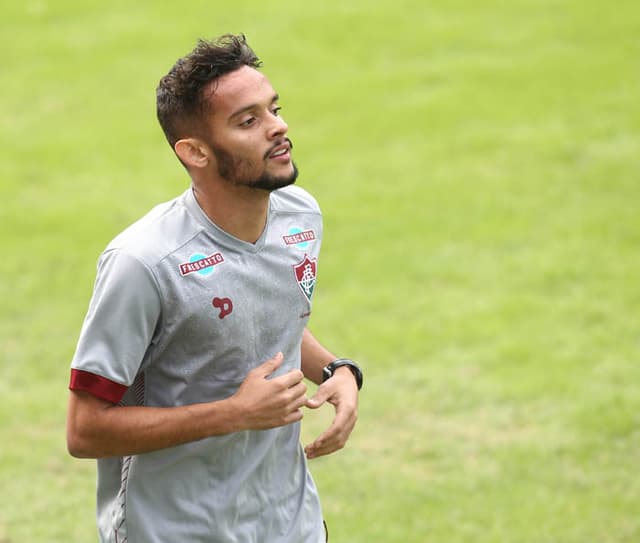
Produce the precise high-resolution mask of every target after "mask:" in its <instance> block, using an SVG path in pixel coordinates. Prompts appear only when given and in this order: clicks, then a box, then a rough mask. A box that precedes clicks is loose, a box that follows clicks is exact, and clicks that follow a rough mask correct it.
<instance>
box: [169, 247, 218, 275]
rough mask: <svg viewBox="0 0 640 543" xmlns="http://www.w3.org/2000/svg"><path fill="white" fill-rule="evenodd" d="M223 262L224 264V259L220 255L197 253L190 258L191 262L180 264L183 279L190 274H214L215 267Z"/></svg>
mask: <svg viewBox="0 0 640 543" xmlns="http://www.w3.org/2000/svg"><path fill="white" fill-rule="evenodd" d="M222 262H224V258H223V257H222V254H220V253H214V254H212V255H209V256H206V255H203V254H201V253H195V254H192V255H191V256H190V257H189V262H184V263H182V264H180V275H182V276H183V277H184V276H186V275H189V274H190V273H197V274H198V275H209V274H211V273H213V270H214V269H215V266H217V265H218V264H220V263H222Z"/></svg>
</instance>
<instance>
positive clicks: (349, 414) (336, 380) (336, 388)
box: [304, 366, 358, 459]
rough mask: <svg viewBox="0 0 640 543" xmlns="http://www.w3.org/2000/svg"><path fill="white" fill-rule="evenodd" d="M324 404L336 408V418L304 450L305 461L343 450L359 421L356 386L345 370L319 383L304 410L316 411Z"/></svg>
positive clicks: (349, 371)
mask: <svg viewBox="0 0 640 543" xmlns="http://www.w3.org/2000/svg"><path fill="white" fill-rule="evenodd" d="M325 402H329V403H330V404H332V405H333V406H334V407H335V410H336V415H335V417H334V419H333V422H332V423H331V426H329V428H327V430H326V431H324V432H323V433H322V434H321V435H320V436H319V437H318V438H317V439H316V440H315V441H314V442H313V443H310V444H309V445H307V446H306V447H305V448H304V451H305V453H306V455H307V458H310V459H311V458H317V457H318V456H324V455H325V454H331V453H332V452H335V451H337V450H339V449H342V448H343V447H344V446H345V444H346V443H347V440H348V439H349V436H350V435H351V431H352V430H353V428H354V426H355V425H356V420H357V418H358V386H357V384H356V380H355V377H354V376H353V373H351V370H350V369H349V368H348V367H344V366H343V367H341V368H338V369H337V370H336V371H335V373H334V374H333V376H332V377H330V378H329V379H327V380H326V381H325V382H324V383H322V384H321V385H320V386H319V387H318V390H317V392H316V393H315V395H314V396H313V397H312V398H309V399H308V400H307V403H306V407H308V408H310V409H318V407H320V406H321V405H322V404H324V403H325Z"/></svg>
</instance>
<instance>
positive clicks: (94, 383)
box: [69, 369, 129, 403]
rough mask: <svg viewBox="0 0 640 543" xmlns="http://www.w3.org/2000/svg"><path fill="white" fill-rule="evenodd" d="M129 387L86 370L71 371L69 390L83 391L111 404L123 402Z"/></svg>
mask: <svg viewBox="0 0 640 543" xmlns="http://www.w3.org/2000/svg"><path fill="white" fill-rule="evenodd" d="M128 388H129V387H127V386H125V385H121V384H120V383H116V382H114V381H111V380H110V379H107V378H106V377H101V376H100V375H96V374H95V373H91V372H88V371H84V370H76V369H72V370H71V380H70V381H69V389H71V390H83V391H85V392H89V393H90V394H93V395H94V396H97V397H98V398H102V399H103V400H107V401H108V402H111V403H118V402H119V401H120V400H122V397H123V396H124V393H125V392H126V391H127V389H128Z"/></svg>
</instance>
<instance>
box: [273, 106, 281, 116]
mask: <svg viewBox="0 0 640 543" xmlns="http://www.w3.org/2000/svg"><path fill="white" fill-rule="evenodd" d="M281 109H282V106H274V107H273V108H271V113H273V114H274V115H275V116H276V117H278V116H279V115H280V110H281Z"/></svg>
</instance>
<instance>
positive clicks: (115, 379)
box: [70, 186, 324, 543]
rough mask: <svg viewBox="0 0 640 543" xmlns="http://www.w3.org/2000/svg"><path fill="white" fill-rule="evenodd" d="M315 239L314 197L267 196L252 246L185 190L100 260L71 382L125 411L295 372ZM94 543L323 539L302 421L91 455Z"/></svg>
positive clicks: (205, 397)
mask: <svg viewBox="0 0 640 543" xmlns="http://www.w3.org/2000/svg"><path fill="white" fill-rule="evenodd" d="M321 239H322V217H321V214H320V210H319V208H318V205H317V203H316V201H315V200H314V199H313V198H312V197H311V196H310V195H309V194H308V193H306V192H305V191H304V190H302V189H300V188H298V187H295V186H290V187H287V188H284V189H280V190H277V191H274V192H273V193H272V194H271V198H270V207H269V213H268V219H267V225H266V228H265V230H264V232H263V234H262V236H261V237H260V239H259V240H258V241H257V242H256V243H255V244H251V243H247V242H244V241H241V240H239V239H237V238H234V237H233V236H230V235H229V234H227V233H226V232H224V231H222V230H221V229H219V228H218V227H217V226H216V225H215V224H213V223H212V222H211V221H210V220H209V219H208V217H207V216H206V215H205V214H204V212H203V211H202V210H201V209H200V207H199V205H198V203H197V201H196V200H195V198H194V196H193V193H192V191H191V190H187V191H186V192H185V193H183V194H182V195H181V196H179V197H178V198H176V199H175V200H172V201H170V202H167V203H165V204H162V205H159V206H157V207H156V208H154V209H153V210H152V211H151V212H150V213H149V214H147V215H146V216H145V217H143V218H142V219H140V220H139V221H138V222H136V223H135V224H133V225H132V226H130V227H129V228H128V229H126V230H125V231H124V232H123V233H121V234H120V235H119V236H118V237H116V238H115V239H114V240H113V241H112V242H111V243H110V244H109V246H108V247H107V248H106V250H105V251H104V253H103V254H102V255H101V257H100V260H99V263H98V273H97V278H96V282H95V286H94V293H93V297H92V299H91V303H90V306H89V310H88V313H87V316H86V318H85V321H84V324H83V327H82V332H81V335H80V339H79V342H78V346H77V350H76V353H75V356H74V358H73V362H72V364H71V368H72V369H71V383H70V388H71V389H73V390H85V391H88V392H90V393H92V394H94V395H96V396H98V397H101V398H104V399H106V400H109V401H111V402H113V403H121V404H122V405H145V406H165V407H170V406H180V405H188V404H193V403H199V402H207V401H213V400H220V399H223V398H227V397H229V396H231V395H232V394H233V393H234V392H235V391H236V390H237V389H238V387H239V385H240V383H241V382H242V381H243V380H244V378H245V377H246V375H247V373H248V372H249V370H251V369H252V368H254V367H256V366H258V365H260V364H261V363H263V362H264V361H266V360H267V359H269V358H271V357H273V356H274V355H275V354H276V353H277V352H279V351H282V353H283V354H284V363H283V365H282V366H281V368H279V370H278V371H277V375H280V374H283V373H285V372H287V371H289V370H291V369H293V368H300V344H301V338H302V333H303V330H304V328H305V326H306V324H307V321H308V320H309V315H310V313H311V299H312V295H313V289H314V285H315V280H316V274H317V259H318V253H319V250H320V242H321ZM97 515H98V529H99V532H100V540H101V542H103V543H106V542H109V543H116V542H117V543H123V542H128V543H176V542H189V543H198V542H202V543H204V542H207V543H223V542H224V543H231V542H234V543H320V542H321V541H324V529H323V525H322V512H321V508H320V503H319V499H318V494H317V491H316V487H315V485H314V482H313V480H312V478H311V475H310V473H309V471H308V469H307V464H306V459H305V456H304V451H303V449H302V446H301V444H300V424H299V423H295V424H290V425H288V426H284V427H280V428H274V429H271V430H264V431H244V432H238V433H233V434H227V435H224V436H218V437H211V438H208V439H203V440H201V441H196V442H192V443H188V444H186V445H181V446H177V447H171V448H168V449H163V450H159V451H156V452H152V453H148V454H140V455H136V456H129V457H124V458H106V459H100V460H98V500H97Z"/></svg>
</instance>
